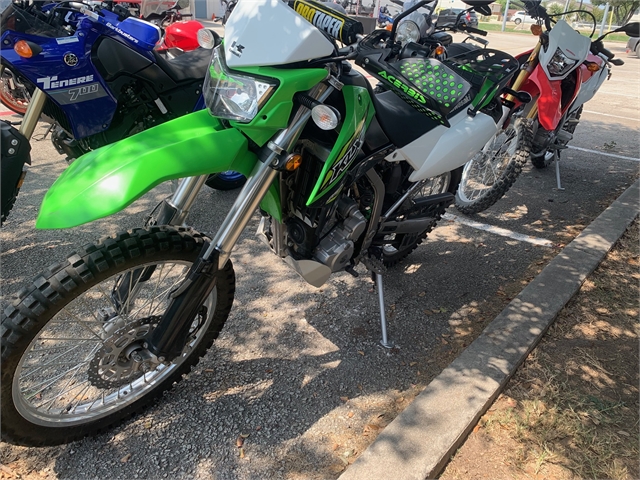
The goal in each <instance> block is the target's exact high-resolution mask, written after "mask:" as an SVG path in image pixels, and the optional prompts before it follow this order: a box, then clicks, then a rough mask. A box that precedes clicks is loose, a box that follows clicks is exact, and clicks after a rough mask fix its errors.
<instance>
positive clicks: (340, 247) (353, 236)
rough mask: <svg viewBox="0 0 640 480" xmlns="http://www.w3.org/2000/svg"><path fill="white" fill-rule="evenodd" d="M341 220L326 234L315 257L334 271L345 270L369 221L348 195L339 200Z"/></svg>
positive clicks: (338, 211)
mask: <svg viewBox="0 0 640 480" xmlns="http://www.w3.org/2000/svg"><path fill="white" fill-rule="evenodd" d="M337 214H338V217H339V218H340V219H342V220H341V221H340V222H338V223H337V224H336V226H335V227H334V228H333V229H332V230H331V231H330V232H329V234H328V235H327V236H325V237H324V238H323V239H322V240H321V241H320V243H319V244H318V247H317V248H316V251H315V254H314V258H315V259H316V260H318V261H319V262H320V263H324V264H325V265H326V266H327V267H329V268H330V269H331V271H332V272H337V271H340V270H343V269H344V268H345V267H346V266H347V265H348V264H349V260H351V257H353V252H354V242H355V241H356V240H357V239H358V238H359V237H360V235H362V234H363V233H364V230H365V228H366V226H367V221H366V220H365V218H364V215H362V213H361V212H360V210H359V209H358V205H357V204H356V202H355V201H354V200H352V199H351V198H349V197H347V196H342V197H340V200H338V209H337Z"/></svg>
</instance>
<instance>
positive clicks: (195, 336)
mask: <svg viewBox="0 0 640 480" xmlns="http://www.w3.org/2000/svg"><path fill="white" fill-rule="evenodd" d="M204 242H205V238H204V237H203V236H202V235H200V234H198V233H196V232H193V231H190V230H187V229H184V228H174V227H150V228H147V229H136V230H134V231H132V232H127V233H121V234H118V235H117V236H116V237H113V238H106V239H103V240H101V241H100V242H98V243H97V244H94V245H87V246H85V247H84V248H83V249H82V250H80V251H79V252H78V253H77V254H73V255H71V256H70V257H69V258H68V259H67V260H66V261H65V262H64V263H62V264H57V265H53V266H52V267H50V268H49V269H48V270H47V271H45V272H44V273H42V274H41V275H39V276H38V277H36V278H35V280H34V282H33V284H32V285H31V286H29V287H27V288H25V289H23V290H22V291H20V292H19V293H18V298H17V300H16V301H15V302H14V303H13V305H12V306H10V307H7V308H6V310H5V312H4V314H3V316H2V320H1V324H0V336H1V345H2V365H1V374H2V387H1V401H2V439H3V440H6V441H9V442H12V443H17V444H22V445H30V446H39V445H55V444H60V443H66V442H70V441H73V440H77V439H80V438H82V437H85V436H87V435H92V434H97V433H99V432H102V431H104V430H106V429H108V428H110V427H112V426H115V425H117V424H119V423H120V422H122V421H123V420H125V419H127V418H130V417H131V416H133V415H135V414H136V413H138V412H140V411H141V410H143V409H144V408H145V407H147V406H148V405H149V404H151V403H152V402H153V401H154V400H155V399H157V398H158V397H160V396H161V395H162V393H163V392H164V391H165V390H168V389H169V388H171V387H172V385H173V384H174V383H177V382H179V381H180V380H182V377H183V375H185V374H187V373H189V371H190V370H191V367H192V366H194V365H196V364H197V363H198V361H199V359H200V357H202V356H203V355H204V354H205V352H206V351H207V349H208V348H209V347H210V346H211V344H212V343H213V341H214V340H215V339H216V338H217V337H218V335H219V333H220V330H221V329H222V327H223V326H224V324H225V322H226V320H227V317H228V315H229V311H230V310H231V305H232V303H233V294H234V291H235V277H234V272H233V266H232V265H231V262H230V261H229V262H227V264H226V265H225V267H224V268H223V269H221V270H219V271H218V273H217V284H216V287H215V288H214V290H213V292H212V293H211V295H210V296H209V297H208V298H207V300H206V301H205V303H204V304H203V308H201V310H200V312H199V314H198V315H197V316H196V318H195V319H194V321H193V323H192V325H191V329H190V331H189V337H188V340H187V344H186V345H185V347H184V348H183V350H182V354H181V355H179V356H177V357H176V358H175V359H173V360H172V361H171V362H170V363H169V362H167V363H157V359H155V360H156V363H144V361H142V363H141V358H142V357H140V356H137V355H134V354H132V352H131V349H130V346H131V345H135V344H136V342H137V344H138V345H139V344H142V342H143V338H142V337H143V336H144V335H147V334H149V333H150V332H151V331H153V328H155V326H156V325H157V321H158V319H159V317H160V316H161V315H162V314H163V313H164V309H165V308H166V306H167V304H168V294H169V293H170V292H171V291H172V289H173V288H175V286H176V285H177V284H179V283H180V281H181V280H182V279H183V278H184V275H185V273H186V272H187V271H188V269H189V266H190V265H191V264H192V263H193V262H194V261H195V260H196V258H197V257H198V254H199V252H200V250H201V248H202V246H203V245H204ZM141 266H146V267H149V266H155V267H154V268H147V269H141V268H140V267H141ZM125 272H138V273H140V272H147V273H146V280H141V277H145V276H144V275H142V276H140V275H139V276H137V277H135V278H136V280H135V281H131V282H129V283H127V282H126V280H127V279H130V278H132V277H129V276H128V275H127V274H126V273H125ZM132 276H133V274H132ZM116 279H117V280H116ZM114 280H115V281H120V283H119V285H120V286H121V285H122V283H123V281H124V283H126V285H128V286H129V288H128V291H129V292H130V293H129V298H130V299H131V301H128V302H126V305H125V304H124V303H125V302H123V301H122V298H123V297H122V296H121V297H120V299H121V300H120V302H119V303H120V306H118V305H117V304H116V302H115V301H114V300H113V298H114V292H115V290H113V289H112V285H111V283H112V282H113V281H114ZM120 291H124V290H123V289H122V287H121V289H120ZM114 306H115V307H116V308H115V309H113V307H114ZM94 307H101V308H94ZM205 307H206V308H205ZM110 309H111V310H110ZM123 345H124V346H123ZM132 358H133V360H132ZM142 360H144V358H142ZM136 362H138V363H136ZM112 365H113V367H111V366H112ZM150 366H151V368H149V367H150ZM143 367H144V368H143ZM65 370H66V373H65ZM71 372H73V374H72V373H71ZM114 372H116V373H114ZM62 373H64V376H62V377H61V378H58V379H56V376H58V375H61V374H62ZM48 382H53V383H51V384H48ZM47 385H48V386H47ZM58 385H60V387H59V388H58ZM94 398H95V400H93V399H94ZM90 402H92V403H90ZM60 407H62V409H60Z"/></svg>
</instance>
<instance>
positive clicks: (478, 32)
mask: <svg viewBox="0 0 640 480" xmlns="http://www.w3.org/2000/svg"><path fill="white" fill-rule="evenodd" d="M460 30H462V31H465V32H469V33H475V34H476V35H481V36H483V37H486V36H487V32H485V31H484V30H480V29H478V28H473V27H470V26H469V25H462V26H461V27H460Z"/></svg>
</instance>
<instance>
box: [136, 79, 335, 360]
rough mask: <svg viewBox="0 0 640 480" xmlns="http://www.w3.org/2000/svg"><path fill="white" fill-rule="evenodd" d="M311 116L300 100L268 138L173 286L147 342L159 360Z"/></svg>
mask: <svg viewBox="0 0 640 480" xmlns="http://www.w3.org/2000/svg"><path fill="white" fill-rule="evenodd" d="M332 91H333V87H330V86H328V85H326V84H324V83H321V84H319V85H317V86H316V87H314V89H312V90H311V91H310V92H309V95H310V96H312V97H313V98H315V99H317V100H318V101H320V102H323V101H324V100H326V98H327V97H328V96H329V94H330V93H331V92H332ZM310 117H311V110H309V109H307V108H306V107H304V106H300V107H299V109H298V112H297V113H296V115H295V116H294V118H293V120H292V122H291V124H290V126H289V127H288V128H286V129H285V130H283V131H281V132H280V133H279V134H278V135H277V136H276V137H275V138H274V139H273V140H272V141H271V142H269V145H268V148H266V149H264V150H263V153H265V158H264V159H263V160H261V161H260V162H258V163H257V164H256V167H255V168H254V170H253V172H252V173H251V175H250V176H249V178H248V179H247V183H246V184H245V186H244V187H243V188H242V190H241V191H240V194H239V195H238V197H237V198H236V201H235V203H234V204H233V206H232V207H231V210H230V211H229V213H228V214H227V216H226V218H225V219H224V221H223V222H222V225H221V226H220V228H219V229H218V232H217V233H216V236H215V238H214V239H213V241H212V242H211V243H209V244H208V246H207V245H205V247H203V249H202V251H201V253H200V256H199V257H198V259H197V260H196V261H195V262H194V264H193V265H192V266H191V269H190V270H189V272H188V274H187V277H186V278H185V280H184V281H183V282H182V284H181V285H180V286H179V287H178V288H177V289H176V290H175V291H174V292H172V294H171V303H170V304H169V306H168V308H167V310H166V311H165V313H164V314H163V316H162V319H161V320H160V322H159V324H158V327H157V328H155V329H154V331H153V333H152V334H151V336H150V337H149V339H148V342H147V345H148V349H149V351H150V352H151V353H152V354H154V355H156V357H158V359H160V360H161V361H167V360H169V361H170V360H172V359H173V358H175V357H176V356H177V355H179V354H180V353H181V351H182V348H183V345H184V343H185V341H186V339H187V337H188V332H189V329H190V327H191V324H192V322H193V319H194V318H195V316H196V315H198V314H199V313H202V312H201V308H202V305H203V303H204V302H205V300H206V299H207V297H208V296H209V295H210V294H211V292H212V291H213V289H214V288H215V285H216V278H217V272H218V270H220V269H222V268H224V266H225V264H226V263H227V261H228V260H229V258H230V256H231V251H232V250H233V247H234V246H235V244H236V242H237V241H238V238H239V237H240V234H241V233H242V231H243V230H244V229H245V227H246V226H247V224H248V223H249V220H250V219H251V216H252V215H253V213H254V212H255V210H256V208H258V205H259V204H260V202H261V201H262V199H263V198H264V196H265V194H266V193H267V191H268V189H269V187H270V186H271V184H272V182H273V180H274V179H275V177H276V175H277V174H278V171H277V170H275V169H274V168H272V166H274V165H277V163H278V157H279V156H280V155H286V154H287V152H289V151H291V149H292V148H293V146H294V145H295V143H296V142H297V140H298V138H299V137H300V134H301V133H302V130H303V129H304V127H305V125H306V123H307V121H308V120H309V118H310ZM208 314H209V315H213V312H209V313H208Z"/></svg>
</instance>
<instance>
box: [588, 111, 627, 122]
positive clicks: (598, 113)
mask: <svg viewBox="0 0 640 480" xmlns="http://www.w3.org/2000/svg"><path fill="white" fill-rule="evenodd" d="M584 113H593V114H595V115H602V116H604V117H613V118H621V119H623V120H635V121H636V122H637V121H639V120H640V118H638V117H636V118H632V117H621V116H620V115H611V114H610V113H600V112H594V111H593V110H584Z"/></svg>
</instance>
